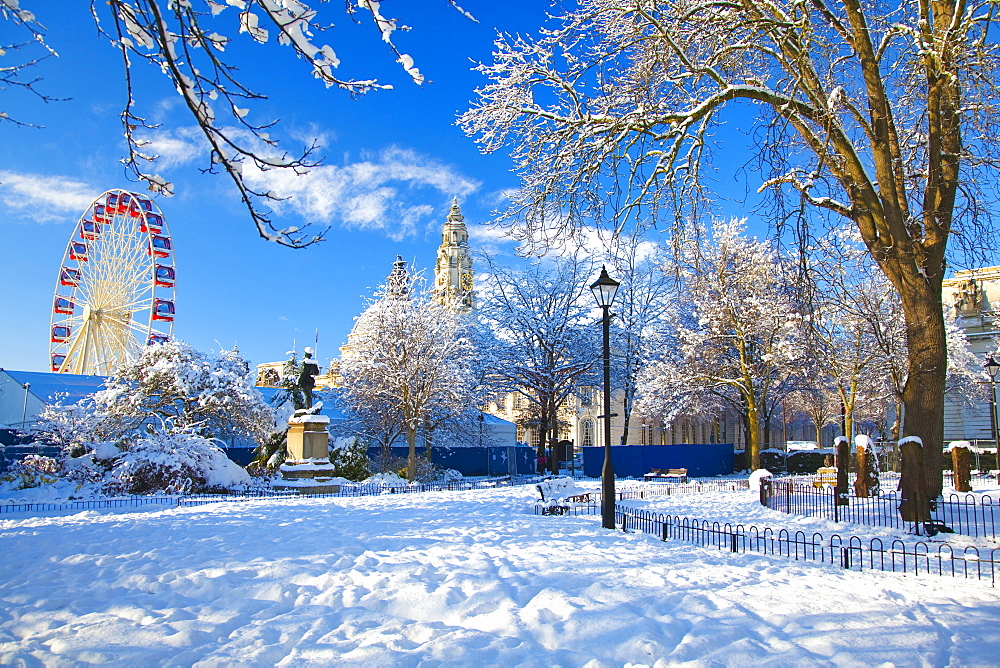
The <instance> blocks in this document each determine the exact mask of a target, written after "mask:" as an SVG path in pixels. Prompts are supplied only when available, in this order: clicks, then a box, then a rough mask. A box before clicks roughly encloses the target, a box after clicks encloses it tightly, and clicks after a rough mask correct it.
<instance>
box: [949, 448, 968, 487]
mask: <svg viewBox="0 0 1000 668" xmlns="http://www.w3.org/2000/svg"><path fill="white" fill-rule="evenodd" d="M970 459H971V457H970V456H969V449H968V448H961V447H955V448H952V449H951V462H952V463H951V476H952V486H953V487H954V488H955V491H956V492H971V491H972V476H971V475H970V469H971V466H970V465H969V461H970Z"/></svg>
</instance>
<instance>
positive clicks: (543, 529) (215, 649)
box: [0, 487, 1000, 666]
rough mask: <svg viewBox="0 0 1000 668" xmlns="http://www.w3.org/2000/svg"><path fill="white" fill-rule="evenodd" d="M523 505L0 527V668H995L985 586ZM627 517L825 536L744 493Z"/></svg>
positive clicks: (335, 501)
mask: <svg viewBox="0 0 1000 668" xmlns="http://www.w3.org/2000/svg"><path fill="white" fill-rule="evenodd" d="M534 499H535V491H534V488H533V487H519V488H504V489H496V490H484V491H470V492H428V493H422V494H408V495H385V496H378V497H359V498H328V499H308V498H301V499H293V500H273V499H271V500H255V501H247V502H242V503H219V504H211V505H205V506H198V507H188V508H176V509H170V510H135V511H131V512H121V511H100V512H94V511H88V512H65V513H62V514H50V515H42V516H27V515H18V514H12V515H6V516H3V518H0V550H2V553H3V555H4V559H3V562H2V564H0V664H4V665H11V664H14V665H18V664H23V665H37V664H39V663H41V664H45V665H56V666H58V665H80V664H88V663H101V664H114V665H135V666H140V665H141V666H146V665H158V664H161V665H193V664H200V665H227V666H228V665H247V666H250V665H289V666H291V665H294V666H299V665H310V664H313V665H351V664H365V665H377V666H416V665H435V666H437V665H455V666H492V665H497V666H622V665H627V664H645V665H654V664H655V665H676V664H688V665H705V666H708V665H725V666H745V665H755V664H763V663H767V664H772V665H781V664H790V665H837V666H844V665H890V664H894V665H932V666H944V665H953V666H995V665H997V663H998V661H1000V659H998V657H1000V654H998V651H1000V650H998V648H1000V591H998V589H994V588H992V587H990V585H989V583H986V582H977V581H965V580H960V579H956V578H939V577H932V576H926V577H919V578H918V577H912V576H905V575H894V574H888V573H873V572H861V573H858V572H851V571H844V570H841V569H838V568H834V567H831V566H823V565H820V564H813V563H801V562H798V563H797V562H794V561H788V560H786V559H781V558H774V557H764V556H759V555H753V554H744V555H733V554H730V553H726V552H719V551H716V550H714V549H704V548H700V547H697V546H694V545H691V544H689V543H684V542H679V541H676V542H675V541H670V542H666V543H663V542H660V541H658V540H656V539H654V538H652V537H649V536H646V535H643V534H623V533H621V532H610V531H605V530H602V529H601V528H600V519H599V518H598V517H541V516H535V515H533V514H532V512H531V502H532V501H533V500H534ZM636 503H639V502H636ZM642 505H643V507H650V508H652V507H654V506H655V507H656V508H657V510H658V512H669V513H670V514H676V515H690V516H695V517H701V518H705V519H713V513H715V517H714V518H716V519H726V520H728V518H729V517H730V516H732V517H742V518H743V521H747V519H748V518H749V521H750V522H751V523H752V522H759V523H767V524H769V525H770V526H773V527H778V526H789V527H791V526H793V525H794V526H796V527H798V528H802V527H803V526H806V525H808V526H810V527H817V528H819V529H818V530H829V529H830V523H829V522H825V521H822V520H802V519H795V518H791V517H789V516H786V515H781V514H779V513H776V512H774V511H769V510H767V509H764V508H761V507H760V506H759V504H757V503H756V498H755V495H754V494H753V493H752V492H725V493H718V494H705V495H690V496H676V497H668V498H663V499H657V500H655V501H650V502H642ZM810 523H815V524H810Z"/></svg>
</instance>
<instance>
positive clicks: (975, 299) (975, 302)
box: [955, 278, 983, 315]
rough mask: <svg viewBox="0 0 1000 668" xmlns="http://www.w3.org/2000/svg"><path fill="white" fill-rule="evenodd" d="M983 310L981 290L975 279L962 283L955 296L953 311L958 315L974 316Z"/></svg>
mask: <svg viewBox="0 0 1000 668" xmlns="http://www.w3.org/2000/svg"><path fill="white" fill-rule="evenodd" d="M982 308H983V290H982V288H980V287H979V284H978V283H977V282H976V279H974V278H970V279H969V280H967V281H963V282H962V284H961V285H960V286H959V288H958V292H957V293H956V294H955V309H956V310H957V311H958V313H959V314H960V315H969V314H974V313H976V312H978V311H980V310H981V309H982Z"/></svg>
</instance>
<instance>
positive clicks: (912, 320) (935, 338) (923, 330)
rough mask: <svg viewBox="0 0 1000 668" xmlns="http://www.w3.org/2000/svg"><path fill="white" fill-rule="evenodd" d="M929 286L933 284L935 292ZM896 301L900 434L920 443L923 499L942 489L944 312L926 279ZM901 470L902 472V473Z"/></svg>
mask: <svg viewBox="0 0 1000 668" xmlns="http://www.w3.org/2000/svg"><path fill="white" fill-rule="evenodd" d="M934 283H938V285H937V286H936V288H935V287H934V285H933V284H934ZM900 297H901V299H902V302H903V312H904V315H905V318H906V338H907V346H908V349H909V355H908V358H909V359H908V375H907V378H906V385H904V386H903V425H902V430H903V436H904V437H905V436H919V437H920V440H921V441H922V442H923V446H924V447H923V475H922V477H923V485H924V494H925V495H926V498H927V499H935V498H937V497H938V496H940V495H941V489H942V487H943V484H944V483H943V474H942V456H941V452H942V448H943V446H944V391H945V373H946V371H947V365H948V348H947V341H946V337H945V326H944V312H943V310H942V303H941V286H940V283H939V282H936V281H932V280H929V279H928V280H927V281H925V282H923V284H922V285H920V284H918V285H915V286H913V287H912V289H907V290H902V291H901V292H900ZM906 470H907V469H906V467H904V474H905V473H906Z"/></svg>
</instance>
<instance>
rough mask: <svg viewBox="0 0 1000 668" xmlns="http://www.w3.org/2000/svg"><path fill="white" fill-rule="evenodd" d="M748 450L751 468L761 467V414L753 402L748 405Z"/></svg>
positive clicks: (753, 469) (752, 469)
mask: <svg viewBox="0 0 1000 668" xmlns="http://www.w3.org/2000/svg"><path fill="white" fill-rule="evenodd" d="M747 439H748V440H747V452H748V453H749V455H750V470H751V471H756V470H757V469H759V468H760V416H759V415H758V413H757V408H756V406H754V405H753V404H750V405H749V406H748V407H747Z"/></svg>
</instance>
